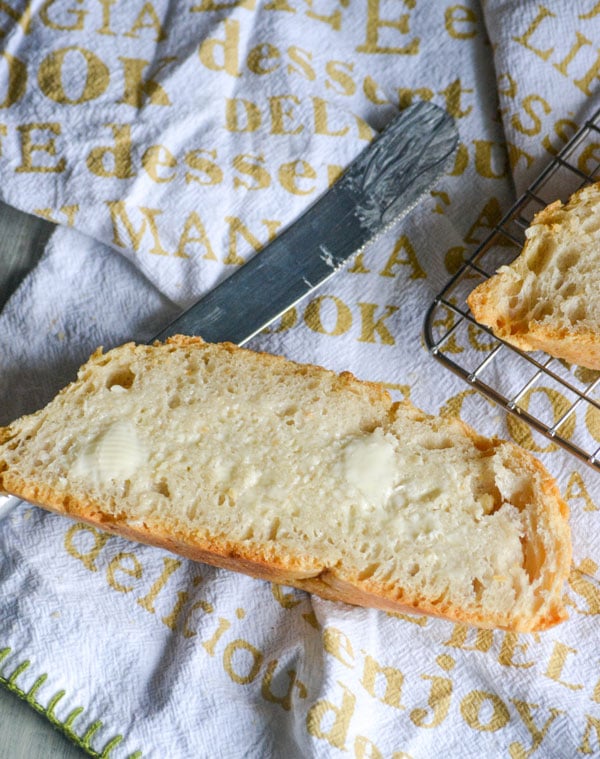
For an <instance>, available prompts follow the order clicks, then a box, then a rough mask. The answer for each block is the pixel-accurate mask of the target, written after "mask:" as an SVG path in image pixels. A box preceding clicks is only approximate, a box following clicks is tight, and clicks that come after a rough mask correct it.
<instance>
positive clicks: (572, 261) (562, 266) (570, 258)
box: [556, 250, 579, 274]
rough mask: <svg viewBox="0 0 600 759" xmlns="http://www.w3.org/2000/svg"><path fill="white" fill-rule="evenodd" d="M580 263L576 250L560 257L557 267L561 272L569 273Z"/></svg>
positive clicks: (566, 252) (568, 251)
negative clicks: (569, 270)
mask: <svg viewBox="0 0 600 759" xmlns="http://www.w3.org/2000/svg"><path fill="white" fill-rule="evenodd" d="M578 262H579V252H578V251H576V250H567V251H565V252H564V253H563V254H562V255H561V256H559V258H558V260H557V262H556V266H557V268H558V270H559V271H560V272H562V273H563V274H564V272H566V271H568V269H570V268H571V267H572V266H575V265H576V264H577V263H578Z"/></svg>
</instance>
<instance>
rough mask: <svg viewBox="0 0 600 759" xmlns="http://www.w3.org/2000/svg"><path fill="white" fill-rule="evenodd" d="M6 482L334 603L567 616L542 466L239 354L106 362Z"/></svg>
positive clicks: (174, 346) (17, 449)
mask: <svg viewBox="0 0 600 759" xmlns="http://www.w3.org/2000/svg"><path fill="white" fill-rule="evenodd" d="M0 487H2V488H3V489H4V490H6V491H7V492H12V493H14V494H16V495H19V496H21V497H24V498H26V499H28V500H30V501H32V502H34V503H38V504H39V505H41V506H44V507H46V508H49V509H51V510H54V511H57V512H59V513H62V514H67V515H70V516H71V517H73V518H76V519H81V520H84V521H87V522H90V523H92V524H95V525H97V526H99V527H101V528H103V529H106V530H108V531H112V532H116V533H118V534H121V535H124V536H125V537H129V538H132V539H135V540H139V541H142V542H147V543H150V544H154V545H159V546H162V547H165V548H168V549H170V550H173V551H175V552H178V553H180V554H182V555H184V556H187V557H189V558H192V559H196V560H200V561H205V562H209V563H212V564H216V565H218V566H223V567H227V568H230V569H236V570H240V571H244V572H247V573H249V574H252V575H254V576H256V577H259V578H264V579H269V580H272V581H275V582H280V583H283V584H289V585H295V586H296V587H299V588H304V589H306V590H309V591H312V592H315V593H319V594H320V595H322V596H324V597H326V598H331V599H334V600H341V601H345V602H349V603H354V604H360V605H364V606H372V607H377V608H382V609H386V610H389V611H398V610H412V611H421V612H424V613H429V614H435V615H440V616H444V617H447V618H450V619H455V620H460V621H464V622H467V623H472V624H475V625H479V626H482V627H501V628H505V629H511V630H523V631H527V630H536V629H543V628H546V627H549V626H551V625H553V624H556V623H557V622H560V621H561V620H562V619H564V618H565V610H564V605H563V585H564V581H565V579H566V576H567V573H568V570H569V564H570V536H569V528H568V522H567V509H566V506H565V504H564V502H563V501H562V500H561V498H560V495H559V493H558V489H557V487H556V484H555V483H554V481H553V480H552V479H551V477H550V476H549V475H548V473H547V472H546V471H545V470H544V469H543V467H542V466H541V465H540V464H539V462H538V461H536V460H535V459H533V458H532V457H531V456H530V455H529V454H527V453H526V452H524V451H522V450H521V449H519V448H517V447H516V446H514V445H512V444H510V443H507V442H503V441H496V440H487V439H484V438H482V437H480V436H478V435H477V434H476V433H474V432H473V431H472V430H471V429H470V428H468V427H467V426H465V425H464V424H463V423H462V422H461V421H459V420H449V419H445V418H435V417H431V416H427V415H425V414H424V413H422V412H421V411H419V410H418V409H416V408H414V407H413V406H412V405H410V404H408V403H400V404H395V403H392V401H391V400H390V397H389V395H388V394H387V392H386V391H385V390H384V389H383V388H382V387H380V386H379V385H376V384H373V383H368V382H360V381H359V380H357V379H355V378H354V377H353V376H352V375H350V374H348V373H342V374H341V375H337V374H335V373H333V372H330V371H327V370H325V369H322V368H319V367H315V366H309V365H300V364H296V363H293V362H290V361H287V360H285V359H283V358H281V357H276V356H270V355H266V354H259V353H254V352H252V351H249V350H244V349H240V348H237V347H235V346H233V345H229V344H220V345H212V344H208V343H204V342H202V341H201V340H200V339H198V338H185V337H180V336H178V337H176V338H171V339H170V340H169V341H167V343H165V344H155V345H153V346H146V345H134V344H133V343H130V344H127V345H124V346H121V347H119V348H116V349H114V350H112V351H109V352H108V353H106V354H104V353H102V352H101V351H97V352H96V353H95V354H94V355H93V356H92V357H91V359H90V360H89V361H88V362H87V363H86V364H85V365H84V366H83V367H82V368H81V369H80V371H79V374H78V378H77V380H76V381H75V382H74V383H72V384H71V385H69V386H68V387H67V388H65V389H64V390H63V391H62V392H61V393H60V394H59V395H58V396H57V397H56V398H55V399H54V400H53V401H52V402H51V403H50V404H49V405H48V406H47V407H46V408H45V409H42V410H41V411H39V412H37V413H35V414H32V415H30V416H26V417H23V418H21V419H19V420H17V421H16V422H14V423H13V424H12V425H11V426H10V427H7V428H5V429H3V430H2V431H1V432H0Z"/></svg>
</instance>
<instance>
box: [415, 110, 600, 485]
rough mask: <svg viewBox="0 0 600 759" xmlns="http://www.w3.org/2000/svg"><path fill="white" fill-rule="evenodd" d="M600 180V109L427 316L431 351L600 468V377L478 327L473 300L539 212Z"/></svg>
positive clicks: (518, 247) (507, 259)
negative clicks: (472, 294)
mask: <svg viewBox="0 0 600 759" xmlns="http://www.w3.org/2000/svg"><path fill="white" fill-rule="evenodd" d="M597 181H600V110H598V111H597V112H596V113H595V114H594V116H593V117H592V118H591V119H589V121H587V122H586V123H585V124H584V125H583V127H581V129H580V130H579V131H578V132H577V133H576V134H575V135H574V137H573V138H572V139H571V140H570V141H569V143H568V144H567V145H565V147H564V148H563V149H562V150H561V151H560V153H558V154H557V155H556V157H555V158H554V159H553V160H552V162H551V163H550V164H549V165H548V166H547V167H546V169H545V170H544V171H543V172H542V173H541V174H540V175H539V177H538V178H537V179H536V180H535V181H534V182H533V183H532V184H531V185H530V186H529V188H528V189H527V190H526V191H525V192H524V193H523V195H522V196H521V197H520V198H519V200H518V201H517V202H516V203H515V205H514V206H513V207H512V208H511V209H510V210H509V211H508V213H507V214H506V215H505V216H504V217H503V219H502V220H501V221H500V223H499V224H498V225H497V226H496V227H495V228H494V230H493V231H492V233H491V234H490V235H489V236H488V238H487V239H486V240H484V242H483V243H482V244H481V245H480V246H479V247H478V248H477V250H476V251H475V252H474V253H473V255H472V256H471V257H470V258H469V259H468V260H467V261H466V262H465V263H464V264H463V265H462V266H461V268H460V269H459V270H458V271H457V273H456V274H455V275H454V277H453V278H452V279H451V280H450V282H449V283H448V284H447V285H446V287H445V288H444V289H443V290H442V292H441V293H440V294H439V295H438V296H437V297H436V298H435V300H434V302H433V303H432V305H431V306H430V308H429V310H428V312H427V315H426V317H425V324H424V337H425V342H426V344H427V347H428V349H429V351H430V353H431V354H432V355H433V356H434V357H435V358H436V359H437V360H438V361H440V362H441V363H442V364H443V365H444V366H446V367H447V368H449V369H450V370H451V371H453V372H454V373H455V374H457V375H458V376H459V377H461V378H462V379H464V380H465V381H466V382H467V383H468V384H469V385H470V386H471V387H473V388H475V389H477V390H479V391H480V392H481V393H483V394H484V395H485V396H486V397H488V398H489V399H491V400H492V401H494V402H495V403H496V404H498V405H499V406H501V407H503V408H504V409H506V411H508V412H509V413H510V414H511V415H514V416H516V417H518V418H519V419H522V420H523V421H525V422H526V423H527V424H529V425H530V427H531V428H532V429H533V430H536V431H537V432H539V433H541V434H542V435H543V436H545V437H546V438H548V439H549V440H551V441H552V442H553V443H555V444H557V445H560V446H562V447H563V448H565V449H566V450H567V451H569V452H570V453H572V454H573V455H575V456H576V457H577V458H579V459H581V460H582V461H584V462H586V463H587V464H589V465H590V466H592V467H593V468H595V469H596V470H600V373H599V372H595V371H591V370H588V369H584V368H582V367H577V366H574V365H569V364H567V363H566V362H564V361H562V360H560V359H555V358H552V357H551V356H548V355H547V354H545V353H542V352H536V353H524V352H522V351H520V350H518V349H517V348H514V347H512V346H510V345H508V344H507V343H505V342H503V341H501V340H499V339H498V338H496V337H495V336H494V335H493V333H492V332H491V330H489V329H488V328H487V327H484V326H482V325H480V324H478V323H477V322H476V321H475V319H474V318H473V316H472V315H471V312H470V310H469V307H468V306H467V303H466V298H467V296H468V294H469V293H470V292H471V291H472V290H473V289H474V288H475V287H476V286H477V285H478V284H479V283H480V282H482V281H483V280H484V279H487V278H488V277H490V276H491V275H492V274H493V273H494V272H495V271H496V270H497V268H498V267H499V266H501V265H503V264H507V263H510V262H511V261H512V260H513V259H514V258H515V257H516V256H517V255H518V254H519V253H520V251H521V248H522V246H523V243H524V240H525V230H526V229H527V227H528V226H529V225H530V222H531V220H532V218H533V216H534V214H535V213H537V212H538V211H539V210H541V209H542V208H543V207H545V206H546V205H548V204H549V203H551V202H553V201H555V200H558V199H560V200H562V201H563V202H564V201H566V200H567V199H568V197H569V196H570V195H572V194H573V192H575V191H576V190H578V189H579V188H581V187H583V186H584V185H586V184H589V183H591V182H597Z"/></svg>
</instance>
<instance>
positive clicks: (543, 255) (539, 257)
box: [527, 245, 552, 274]
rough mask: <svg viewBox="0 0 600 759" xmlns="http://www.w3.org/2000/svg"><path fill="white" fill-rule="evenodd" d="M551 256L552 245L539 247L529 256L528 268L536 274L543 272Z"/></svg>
mask: <svg viewBox="0 0 600 759" xmlns="http://www.w3.org/2000/svg"><path fill="white" fill-rule="evenodd" d="M551 257H552V247H551V246H550V245H545V246H543V247H539V248H537V250H535V251H534V252H533V253H531V254H530V255H529V256H528V258H527V268H528V269H529V270H530V271H532V272H533V273H534V274H541V273H542V272H543V271H544V269H545V268H546V267H547V266H548V263H549V262H550V258H551Z"/></svg>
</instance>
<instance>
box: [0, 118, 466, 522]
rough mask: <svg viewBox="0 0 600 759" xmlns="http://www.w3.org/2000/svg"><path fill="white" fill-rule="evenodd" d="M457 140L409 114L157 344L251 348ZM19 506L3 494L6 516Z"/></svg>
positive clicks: (443, 122) (445, 126) (394, 209)
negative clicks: (199, 342) (178, 339)
mask: <svg viewBox="0 0 600 759" xmlns="http://www.w3.org/2000/svg"><path fill="white" fill-rule="evenodd" d="M457 142H458V131H457V129H456V126H455V124H454V121H453V119H452V118H451V117H450V116H449V115H448V114H447V113H446V112H445V111H444V110H442V109H441V108H439V107H438V106H436V105H434V104H433V103H417V104H415V105H413V106H411V107H409V108H407V109H405V110H403V111H402V112H401V113H400V114H399V115H398V116H396V117H395V118H394V119H393V120H392V121H391V122H390V123H389V124H388V126H387V127H386V128H385V129H384V130H383V132H382V133H381V134H380V135H379V136H378V137H376V138H375V139H374V140H373V141H372V142H371V143H370V144H369V145H368V146H367V147H366V148H365V150H364V151H363V152H362V153H360V155H359V156H358V157H357V158H356V159H355V160H354V161H353V162H352V163H351V164H350V166H349V167H348V168H347V169H346V171H345V172H344V174H343V175H342V176H341V178H340V179H339V180H338V181H337V182H336V184H334V185H333V187H332V188H331V189H330V190H328V191H327V192H326V193H325V194H324V195H322V196H321V197H320V198H319V199H318V200H317V201H316V202H315V203H314V204H313V205H312V206H310V207H309V208H308V210H307V211H305V212H304V213H303V214H302V215H301V216H300V217H299V218H298V219H297V220H296V221H294V222H293V223H292V224H291V225H290V226H289V227H287V228H286V229H285V230H284V231H283V232H282V233H281V234H280V235H279V236H278V237H277V238H276V239H275V240H273V242H271V243H269V244H268V245H267V246H266V247H265V248H264V249H263V250H262V251H261V252H259V253H258V254H257V255H255V256H254V257H253V258H251V259H250V260H249V261H248V262H247V263H246V264H244V265H243V266H242V267H241V268H240V269H238V270H237V271H236V272H234V273H233V274H231V275H230V276H229V277H228V278H227V279H225V280H224V281H223V282H222V283H221V284H219V285H217V287H215V288H214V289H213V290H211V291H210V292H209V293H207V294H206V295H205V296H204V297H203V298H201V299H200V300H199V301H198V302H197V303H196V304H195V305H194V306H192V307H191V308H189V309H188V310H186V311H184V312H183V313H182V314H181V315H180V316H179V317H177V318H176V319H175V320H174V321H173V322H171V323H170V324H169V325H168V326H167V327H165V329H163V330H162V331H161V332H160V333H159V334H158V335H156V336H155V338H154V339H157V340H164V339H165V338H167V337H169V336H170V335H174V334H178V333H179V334H188V335H200V336H201V337H202V338H204V339H205V340H207V341H208V342H221V341H229V342H233V343H237V344H238V345H243V344H244V343H246V342H247V341H248V340H250V338H252V337H253V336H254V335H256V334H257V333H258V332H260V330H261V329H263V328H264V327H266V326H267V325H268V324H270V323H271V322H273V321H274V320H275V319H277V318H278V317H279V316H281V315H282V314H283V313H284V312H285V311H286V310H287V309H288V308H290V307H291V306H293V305H294V304H295V303H297V302H298V301H299V300H301V299H302V298H303V297H304V296H306V295H308V294H309V293H310V292H312V291H313V290H315V289H316V288H317V287H319V286H320V285H322V284H323V283H324V282H325V281H326V280H328V279H329V278H330V277H331V276H333V275H334V274H335V272H336V271H338V270H339V269H340V268H341V267H342V266H344V264H346V263H347V262H348V261H349V260H350V259H351V258H353V257H354V256H356V255H357V254H358V253H359V252H360V251H362V250H363V249H364V248H365V247H366V246H367V245H368V244H369V243H371V242H373V241H374V240H375V239H376V238H377V237H379V236H380V235H381V234H383V233H384V232H385V231H386V230H387V229H389V228H390V227H391V226H392V225H393V224H395V223H397V222H398V221H399V220H400V219H401V218H402V217H403V216H405V215H406V214H407V213H408V212H409V211H410V210H411V209H412V208H413V207H414V206H415V205H416V203H417V202H418V200H419V199H420V198H421V197H422V196H423V195H424V194H425V193H426V192H427V191H428V190H429V189H431V188H432V187H433V185H434V184H435V182H436V181H437V180H438V179H439V177H440V176H441V174H442V173H443V172H444V171H445V170H446V169H447V168H448V165H449V163H450V161H451V159H452V155H453V153H454V150H455V148H456V145H457ZM18 502H19V499H17V498H14V497H12V496H0V519H1V518H2V516H3V515H5V514H7V513H8V512H9V511H10V510H11V509H12V507H13V506H14V505H15V504H16V503H18Z"/></svg>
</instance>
